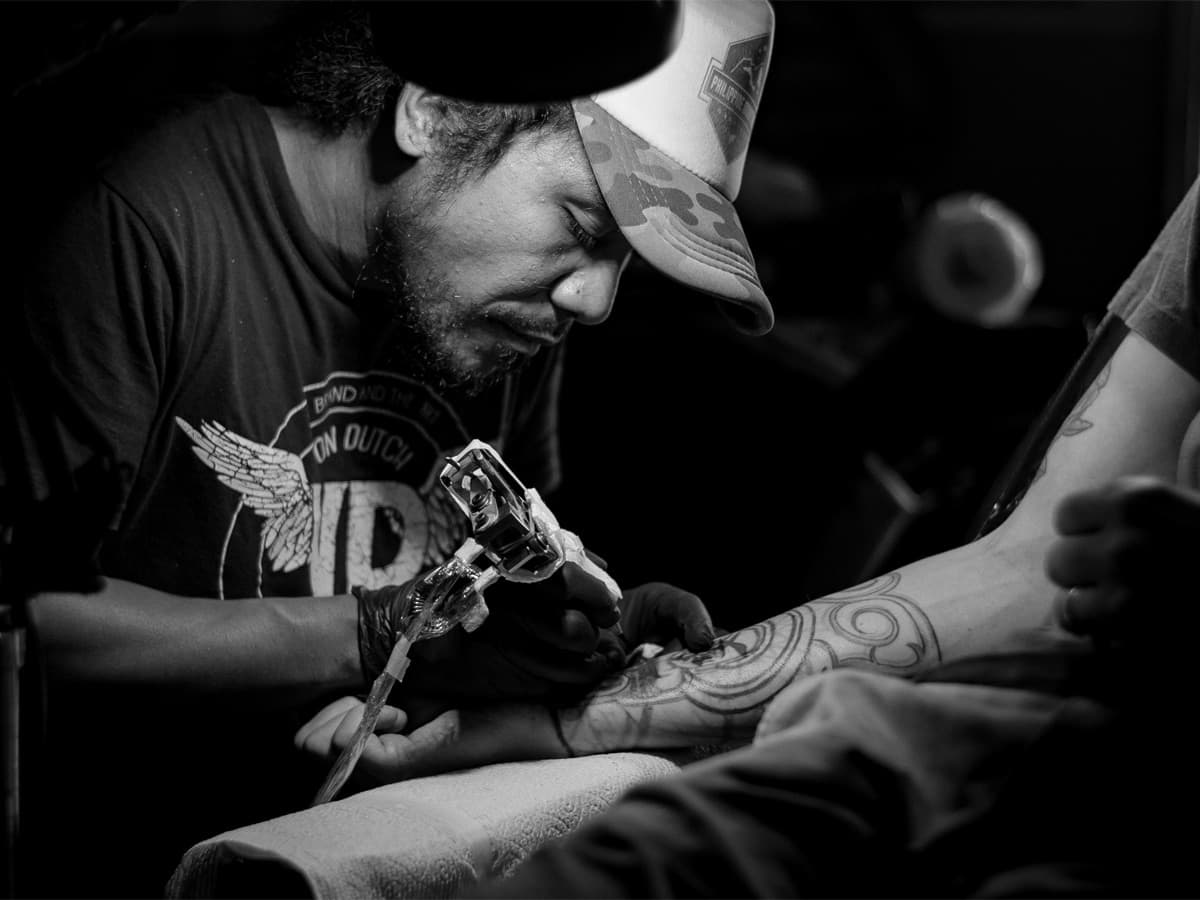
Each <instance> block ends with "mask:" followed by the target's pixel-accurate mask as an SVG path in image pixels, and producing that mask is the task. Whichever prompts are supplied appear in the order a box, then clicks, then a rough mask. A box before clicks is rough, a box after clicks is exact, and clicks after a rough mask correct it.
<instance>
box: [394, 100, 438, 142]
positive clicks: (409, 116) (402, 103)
mask: <svg viewBox="0 0 1200 900" xmlns="http://www.w3.org/2000/svg"><path fill="white" fill-rule="evenodd" d="M437 101H438V97H437V95H436V94H431V93H430V92H429V91H427V90H425V88H423V87H421V86H420V85H417V84H412V83H411V82H406V83H405V84H404V86H403V87H402V88H401V89H400V96H399V97H397V98H396V118H395V121H394V124H393V126H392V137H393V139H394V140H395V142H396V146H397V147H398V148H399V149H400V152H401V153H404V154H405V155H407V156H411V157H415V158H420V157H424V156H428V155H429V153H430V152H431V150H432V148H433V141H434V124H435V123H436V121H437V117H438V105H437Z"/></svg>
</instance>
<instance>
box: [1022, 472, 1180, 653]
mask: <svg viewBox="0 0 1200 900" xmlns="http://www.w3.org/2000/svg"><path fill="white" fill-rule="evenodd" d="M1054 525H1055V528H1056V529H1057V530H1058V531H1059V533H1060V534H1061V535H1062V537H1060V538H1059V539H1058V540H1056V541H1055V542H1054V544H1053V545H1052V546H1051V548H1050V551H1049V553H1048V554H1047V557H1046V573H1047V575H1049V577H1050V579H1051V580H1052V581H1053V582H1054V583H1055V584H1057V585H1059V586H1060V587H1062V588H1063V589H1064V590H1063V591H1062V592H1060V593H1059V594H1058V596H1057V597H1056V598H1055V606H1054V613H1055V617H1056V618H1057V620H1058V623H1059V624H1060V625H1061V626H1062V627H1063V628H1065V629H1066V630H1067V631H1070V632H1073V633H1075V634H1079V635H1086V636H1091V637H1098V638H1102V639H1105V640H1121V639H1124V638H1129V637H1133V636H1134V635H1136V634H1137V633H1138V632H1140V631H1144V630H1146V629H1147V628H1148V627H1149V626H1151V625H1152V624H1153V623H1155V622H1158V623H1165V622H1168V621H1174V619H1173V618H1164V617H1178V616H1184V617H1187V616H1193V615H1194V613H1193V612H1192V609H1193V608H1194V604H1191V603H1189V602H1188V598H1190V597H1191V596H1192V595H1193V594H1194V592H1195V574H1194V570H1195V561H1194V558H1193V557H1194V554H1195V553H1196V552H1197V550H1198V549H1200V494H1198V493H1197V492H1196V491H1193V490H1189V489H1187V488H1183V487H1179V486H1176V485H1174V484H1170V483H1168V482H1165V481H1161V480H1159V479H1156V478H1149V477H1142V476H1139V477H1130V478H1122V479H1118V480H1116V481H1113V482H1111V483H1110V484H1107V485H1105V486H1104V487H1101V488H1097V489H1095V490H1089V491H1081V492H1079V493H1076V494H1072V495H1070V496H1068V497H1066V498H1065V499H1064V500H1063V501H1062V502H1061V503H1060V504H1059V506H1058V509H1057V510H1056V511H1055V516H1054Z"/></svg>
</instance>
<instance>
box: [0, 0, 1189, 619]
mask: <svg viewBox="0 0 1200 900" xmlns="http://www.w3.org/2000/svg"><path fill="white" fill-rule="evenodd" d="M614 2H619V0H614ZM774 6H775V11H776V16H777V31H776V41H775V51H774V56H773V58H772V61H771V66H770V73H769V77H768V79H767V83H766V89H765V94H764V97H763V100H762V104H761V107H760V110H759V113H758V118H757V123H756V125H755V130H754V138H753V141H752V151H751V158H750V159H749V161H748V163H747V168H746V173H745V177H744V181H743V188H742V193H741V195H740V197H739V199H738V207H739V211H740V213H741V215H742V218H743V223H744V225H745V226H746V229H747V233H748V235H749V238H750V243H751V246H752V247H753V249H754V252H755V255H756V258H757V261H758V268H759V272H760V275H761V276H762V278H763V281H764V286H765V288H766V290H767V293H768V296H770V297H771V299H772V301H773V304H774V307H775V313H776V316H777V325H776V328H775V330H774V332H772V334H770V335H769V336H767V337H760V338H749V337H745V336H742V335H739V334H738V333H737V332H735V331H734V330H733V329H732V328H731V327H730V326H729V324H728V322H727V321H726V320H725V318H724V316H723V315H722V314H721V313H720V311H719V310H718V309H717V308H716V307H715V305H714V304H713V303H712V302H710V301H708V300H707V299H706V298H703V297H700V296H696V295H692V294H687V293H685V292H683V291H681V290H680V289H678V288H676V287H675V286H673V285H672V284H671V283H670V282H668V281H666V280H665V279H662V278H661V277H659V276H657V275H655V274H654V273H653V272H652V271H650V270H649V269H648V268H646V267H644V266H642V265H639V264H638V263H637V262H636V261H635V262H634V264H632V265H631V266H630V268H629V270H628V271H627V273H626V276H625V281H624V283H623V287H622V293H621V295H620V297H619V299H618V302H617V306H616V310H615V312H614V314H613V316H612V317H611V318H610V319H609V321H608V322H606V323H605V324H604V325H602V326H600V327H598V328H593V329H578V330H577V331H576V332H575V333H574V335H573V336H572V339H571V342H570V345H569V349H568V356H567V360H568V362H567V365H568V368H567V373H566V381H565V384H564V394H563V400H564V409H563V421H562V428H563V430H562V449H563V457H564V463H565V477H566V486H565V487H564V489H563V492H562V494H561V495H560V496H559V497H557V498H555V499H554V508H555V510H556V512H557V513H558V515H559V518H560V519H561V520H562V521H564V523H567V524H568V525H569V526H570V527H572V528H573V529H576V530H578V531H579V532H580V534H581V535H582V537H583V538H584V540H585V542H587V543H588V544H589V545H590V546H591V547H593V548H594V549H595V550H597V551H598V552H599V553H600V554H601V555H602V556H604V557H606V558H607V559H608V560H609V562H610V565H611V569H612V571H613V573H614V575H615V576H616V577H617V579H618V580H619V581H622V582H625V583H627V584H636V583H639V582H643V581H650V580H663V581H672V582H675V583H677V584H679V585H681V586H684V587H688V588H690V589H692V590H694V591H696V592H697V593H700V594H701V595H702V596H703V597H704V599H705V600H706V602H707V603H708V604H709V606H710V608H711V609H712V610H713V611H714V615H715V617H716V618H717V621H718V624H719V625H722V626H724V627H727V628H736V627H738V626H741V625H744V624H748V623H750V622H752V621H756V620H758V619H761V618H763V617H765V616H768V615H771V614H773V613H774V612H777V611H779V610H781V609H784V608H787V607H791V606H794V605H796V604H797V603H799V602H802V601H803V600H804V599H807V598H809V597H813V596H818V595H820V594H822V593H826V592H829V591H831V590H835V589H837V588H840V587H848V586H850V585H851V584H854V583H857V582H858V581H862V580H864V579H866V578H869V577H871V576H873V575H875V574H879V573H881V572H884V571H886V570H887V569H889V568H890V567H893V566H895V565H897V564H901V563H904V562H906V561H909V560H911V559H914V558H917V557H919V556H923V555H926V554H928V553H931V552H935V551H937V550H940V549H944V548H946V547H949V546H951V545H953V544H956V543H959V542H961V541H962V540H964V539H966V538H967V537H969V536H971V535H972V534H973V533H974V532H975V531H976V530H977V529H978V527H979V524H980V520H981V519H980V517H981V513H982V511H983V510H984V509H985V508H986V507H987V504H988V499H989V497H990V496H991V495H992V492H993V490H994V488H995V486H996V484H997V481H998V479H999V478H1000V477H1001V473H1002V470H1003V468H1004V465H1005V463H1006V461H1007V460H1008V459H1009V458H1010V457H1011V456H1012V454H1013V451H1014V449H1015V448H1016V447H1017V445H1018V444H1019V442H1020V441H1021V439H1022V438H1023V437H1024V436H1025V434H1026V432H1027V431H1028V430H1029V428H1030V427H1031V425H1032V423H1033V422H1034V420H1035V419H1036V417H1037V415H1038V413H1039V411H1040V410H1041V409H1042V407H1043V406H1044V404H1045V403H1046V401H1047V400H1048V398H1049V397H1050V395H1051V394H1052V393H1053V391H1054V389H1055V388H1056V386H1057V385H1058V384H1059V383H1060V382H1061V380H1062V379H1063V377H1064V375H1065V374H1066V373H1067V371H1068V370H1069V368H1070V367H1071V365H1072V363H1073V362H1074V361H1075V359H1076V358H1077V357H1078V355H1079V354H1080V352H1081V351H1082V350H1083V348H1084V346H1085V344H1086V341H1087V339H1088V336H1089V334H1090V333H1091V329H1093V328H1094V327H1095V326H1096V324H1097V323H1098V321H1099V319H1100V317H1101V316H1102V314H1103V312H1104V308H1105V305H1106V303H1107V302H1108V300H1109V299H1110V298H1111V297H1112V295H1113V294H1114V293H1115V291H1116V290H1117V288H1118V287H1119V286H1120V284H1121V282H1122V281H1123V280H1124V278H1125V277H1126V276H1127V275H1128V274H1129V272H1130V271H1131V270H1132V268H1133V266H1134V265H1135V264H1136V262H1137V261H1138V259H1139V258H1140V257H1141V255H1142V254H1143V253H1144V251H1145V250H1146V249H1147V248H1148V247H1149V245H1150V243H1151V242H1152V241H1153V239H1154V237H1155V235H1156V234H1157V232H1158V229H1159V227H1160V226H1161V224H1162V223H1163V222H1164V221H1165V219H1166V217H1167V216H1168V214H1169V212H1170V211H1171V209H1173V208H1174V206H1175V204H1176V203H1177V202H1178V201H1179V200H1180V199H1181V198H1182V196H1183V194H1184V192H1185V190H1186V188H1187V186H1188V184H1190V182H1191V181H1192V179H1194V178H1195V177H1196V173H1197V158H1198V155H1200V151H1198V132H1200V112H1198V107H1200V64H1198V63H1197V61H1196V52H1195V51H1196V50H1197V49H1200V11H1198V10H1197V8H1196V5H1195V4H1193V3H1190V2H1156V0H1132V2H1120V0H1108V2H1095V0H1093V2H1035V0H1026V2H975V0H941V2H903V0H889V2H882V3H868V2H835V0H823V2H815V3H812V2H800V0H776V2H775V4H774ZM286 7H287V4H284V3H279V2H271V3H259V2H232V3H231V2H217V0H192V2H149V0H143V2H133V3H130V2H125V3H113V2H86V3H70V2H55V3H34V2H11V0H10V2H5V3H3V4H0V15H3V17H4V20H5V22H4V25H5V27H4V28H3V29H0V31H2V32H3V41H4V44H5V52H4V60H5V77H6V92H5V100H6V106H7V108H6V121H7V123H8V133H9V135H10V138H9V140H8V141H6V142H5V144H6V151H5V152H6V153H7V154H8V161H9V168H8V171H9V172H10V173H11V176H12V177H11V179H10V185H9V191H10V199H11V202H12V204H13V206H12V208H14V209H15V210H16V211H17V213H18V216H17V217H16V221H18V222H21V223H23V227H22V228H20V229H18V233H17V234H16V235H15V236H14V237H13V238H12V241H11V242H10V252H15V253H16V254H17V255H16V256H14V257H13V261H12V264H14V265H16V264H19V260H20V253H21V252H22V246H23V244H22V240H23V239H24V237H25V236H27V235H33V234H36V233H37V228H38V226H39V225H40V224H41V222H42V221H43V220H44V218H45V217H48V216H49V215H51V214H53V212H54V211H55V209H56V204H57V203H58V202H59V201H60V199H61V198H62V197H64V196H66V195H67V194H68V193H69V192H70V189H71V186H72V185H73V183H74V181H75V179H76V178H78V177H80V176H81V175H82V174H84V173H85V172H86V171H87V166H88V165H89V164H90V163H91V162H93V161H95V160H96V159H99V158H101V157H102V156H103V155H104V154H105V153H106V152H107V151H108V149H109V148H110V147H111V146H112V144H113V143H114V142H115V141H116V140H118V139H119V137H120V136H121V134H123V133H124V132H125V131H126V130H127V129H128V128H129V127H132V126H134V125H136V124H137V123H138V122H139V121H142V120H144V119H145V118H147V117H148V116H150V115H152V114H153V113H154V112H156V111H157V110H159V109H161V107H162V106H163V104H165V103H169V102H170V98H171V97H172V96H174V95H175V94H176V93H177V92H186V91H189V90H194V89H198V88H204V87H206V86H209V85H212V84H216V83H229V84H232V85H234V86H235V87H236V86H238V85H239V84H240V83H243V82H244V81H245V79H246V78H247V77H249V76H248V73H249V72H251V71H252V70H253V69H254V67H255V65H256V64H257V63H258V61H259V60H260V58H261V57H262V55H263V47H262V40H263V35H264V34H265V29H266V28H267V27H268V26H269V25H270V23H271V22H272V21H274V19H275V18H276V17H277V16H278V15H279V14H280V11H281V10H283V9H285V8H286ZM445 52H446V55H447V58H448V59H453V54H454V43H453V41H452V40H447V41H446V45H445ZM458 64H460V65H469V64H470V63H469V60H460V61H458ZM10 234H11V229H10Z"/></svg>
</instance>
